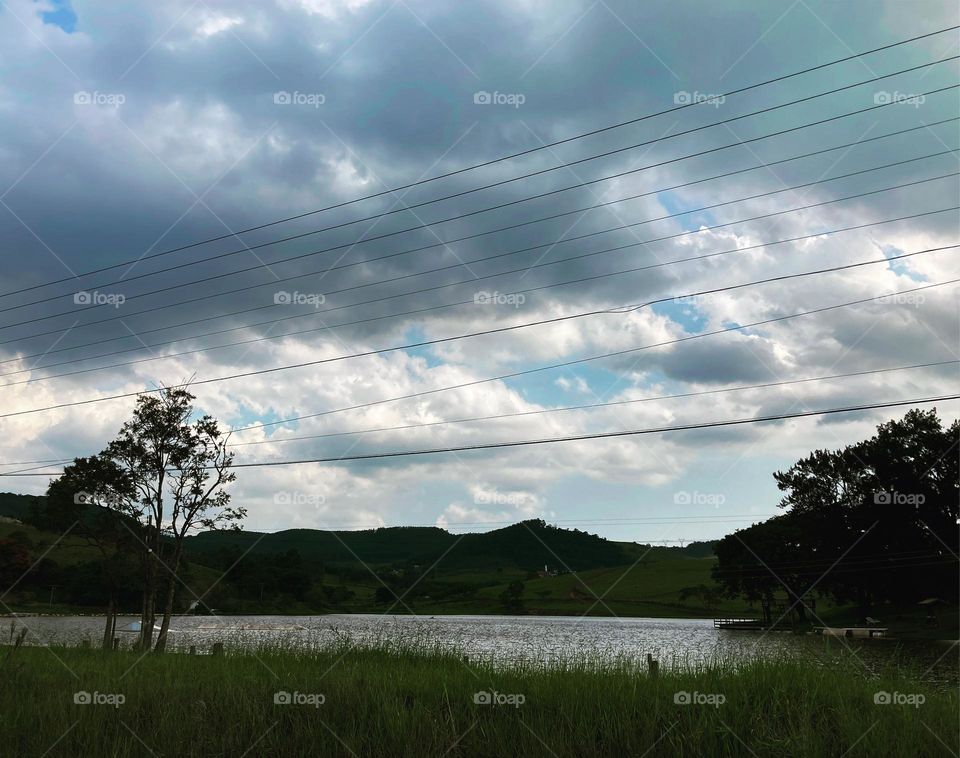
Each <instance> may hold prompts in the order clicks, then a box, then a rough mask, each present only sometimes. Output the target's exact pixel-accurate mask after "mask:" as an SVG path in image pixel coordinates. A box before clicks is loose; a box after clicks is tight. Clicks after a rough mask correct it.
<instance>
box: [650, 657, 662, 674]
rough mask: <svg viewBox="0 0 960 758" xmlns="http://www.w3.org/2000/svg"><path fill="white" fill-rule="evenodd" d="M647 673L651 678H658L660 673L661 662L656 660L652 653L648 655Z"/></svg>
mask: <svg viewBox="0 0 960 758" xmlns="http://www.w3.org/2000/svg"><path fill="white" fill-rule="evenodd" d="M647 671H648V672H649V673H650V676H657V675H658V674H659V673H660V661H658V660H656V659H655V658H654V657H653V655H651V654H650V653H647Z"/></svg>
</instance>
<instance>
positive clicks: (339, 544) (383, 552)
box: [0, 492, 713, 571]
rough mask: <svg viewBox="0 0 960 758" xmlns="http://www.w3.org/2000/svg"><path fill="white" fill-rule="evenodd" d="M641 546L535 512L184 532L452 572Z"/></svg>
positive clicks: (694, 548) (203, 543)
mask: <svg viewBox="0 0 960 758" xmlns="http://www.w3.org/2000/svg"><path fill="white" fill-rule="evenodd" d="M40 499H41V500H42V498H40ZM35 500H37V498H35V497H34V496H29V495H19V494H15V493H10V492H3V493H0V516H6V517H11V518H15V519H18V520H20V521H24V522H29V521H30V520H31V504H32V503H33V502H34V501H35ZM92 507H94V508H95V507H96V506H92ZM712 545H713V543H707V542H700V543H692V544H690V545H688V546H687V547H685V548H656V549H655V550H654V552H655V553H656V554H658V555H661V556H663V557H667V556H668V555H674V556H675V557H678V558H679V557H687V558H700V557H712V553H713V551H712ZM645 549H646V548H645V546H642V545H637V544H635V543H626V542H615V541H611V540H607V539H604V538H603V537H598V536H597V535H594V534H588V533H587V532H584V531H580V530H577V529H562V528H559V527H555V526H551V525H549V524H547V523H545V522H544V521H542V520H539V519H534V520H530V521H524V522H520V523H518V524H514V525H512V526H508V527H505V528H503V529H495V530H492V531H489V532H482V533H467V534H454V533H451V532H448V531H446V530H444V529H440V528H438V527H411V526H398V527H384V528H380V529H367V530H362V531H326V530H320V529H287V530H284V531H280V532H273V533H263V532H254V531H246V530H243V531H221V532H202V533H200V534H197V535H194V536H191V537H189V538H188V539H187V555H188V557H189V558H190V559H191V560H193V561H195V562H196V563H198V564H201V565H207V564H219V563H220V562H221V561H222V560H223V558H224V556H225V555H230V554H232V555H241V554H249V555H251V556H258V557H264V556H269V555H282V554H286V553H288V552H289V551H291V550H293V551H296V552H297V553H298V554H299V556H300V559H301V560H303V561H305V562H308V563H315V562H324V563H327V564H355V563H358V562H359V561H363V562H364V563H368V564H371V565H393V564H421V565H424V566H429V565H431V564H433V563H434V562H436V561H437V560H438V559H440V557H441V556H443V561H442V563H443V566H444V568H446V569H449V570H455V571H456V570H459V571H463V570H475V569H476V570H488V569H491V568H500V567H502V568H515V569H521V570H525V571H536V570H539V569H542V568H543V567H544V566H549V568H550V569H551V570H552V571H567V570H573V571H583V570H587V569H595V568H606V567H611V566H622V565H625V564H630V563H633V562H634V561H635V560H637V559H638V558H640V557H641V554H642V553H643V552H644V550H645Z"/></svg>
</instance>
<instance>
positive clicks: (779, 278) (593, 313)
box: [0, 245, 960, 418]
mask: <svg viewBox="0 0 960 758" xmlns="http://www.w3.org/2000/svg"><path fill="white" fill-rule="evenodd" d="M956 247H960V245H948V246H944V247H941V248H931V249H930V250H918V251H916V252H913V253H905V254H902V255H897V256H886V257H884V258H879V259H876V260H871V261H862V262H859V263H848V264H844V265H841V266H833V267H830V268H825V269H818V270H816V271H805V272H801V273H797V274H782V275H780V276H775V277H769V278H767V279H760V280H757V281H753V282H744V283H741V284H735V285H729V286H726V287H715V288H712V289H708V290H701V291H699V292H693V293H689V294H686V295H682V296H677V295H674V296H670V297H664V298H658V299H656V300H650V301H648V302H646V303H641V304H639V305H635V306H625V307H624V308H623V309H619V310H613V309H605V310H595V311H588V312H585V313H577V314H573V315H569V316H557V317H554V318H550V319H542V320H540V321H533V322H528V323H524V324H515V325H512V326H504V327H498V328H495V329H487V330H484V331H480V332H471V333H469V334H461V335H456V336H453V337H443V338H439V339H433V340H423V341H421V342H416V343H409V344H406V345H397V346H393V347H387V348H380V349H377V350H368V351H365V352H362V353H352V354H350V355H343V356H337V357H335V358H321V359H318V360H315V361H305V362H302V363H297V364H291V365H288V366H273V367H271V368H265V369H257V370H255V371H247V372H243V373H239V374H231V375H229V376H223V377H216V378H212V379H200V380H198V381H194V382H187V383H184V384H179V385H172V386H171V387H168V388H155V389H145V390H140V391H137V392H126V393H122V394H118V395H109V396H106V397H101V398H91V399H87V400H76V401H72V402H69V403H60V404H58V405H52V406H47V407H45V408H34V409H31V410H27V411H14V412H12V413H4V414H0V418H9V417H11V416H22V415H27V414H32V413H39V412H41V411H48V410H55V409H60V408H70V407H74V406H78V405H89V404H91V403H100V402H105V401H108V400H119V399H122V398H127V397H136V396H139V395H143V394H152V393H155V392H163V391H164V390H165V389H176V388H178V387H188V386H199V385H204V384H213V383H217V382H222V381H226V380H229V379H241V378H249V377H251V376H261V375H263V374H272V373H276V372H278V371H289V370H291V369H296V368H306V367H308V366H317V365H322V364H326V363H335V362H339V361H343V360H349V359H353V358H362V357H368V356H372V355H381V354H383V353H389V352H395V351H397V350H410V349H414V348H420V347H426V346H428V345H437V344H441V343H446V342H453V341H455V340H461V339H467V338H470V337H479V336H486V335H490V334H499V333H503V332H508V331H514V330H516V329H523V328H527V327H530V326H540V325H544V324H552V323H557V322H560V321H568V320H570V319H575V318H585V317H588V316H597V315H601V314H614V313H619V314H624V313H628V312H631V311H636V310H639V309H640V308H645V307H648V306H651V305H655V304H657V303H663V302H668V301H671V300H676V299H678V297H682V298H688V297H699V296H703V295H707V294H713V293H716V292H725V291H729V290H734V289H741V288H744V287H752V286H755V285H758V284H768V283H770V282H779V281H785V280H788V279H797V278H800V277H805V276H814V275H817V274H824V273H830V272H834V271H843V270H846V269H851V268H859V267H861V266H869V265H876V264H878V263H884V264H889V263H890V261H893V260H898V259H901V258H910V257H913V256H915V255H923V254H926V253H931V252H936V251H940V250H948V249H953V248H956ZM591 360H592V359H591ZM577 362H582V360H581V361H577ZM41 379H42V378H41ZM41 379H27V380H24V382H13V383H11V384H8V385H4V386H13V385H14V384H22V383H29V382H33V381H41Z"/></svg>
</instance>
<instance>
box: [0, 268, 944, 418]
mask: <svg viewBox="0 0 960 758" xmlns="http://www.w3.org/2000/svg"><path fill="white" fill-rule="evenodd" d="M957 282H960V278H957V279H950V280H948V281H945V282H937V283H935V284H927V285H923V286H920V287H912V288H910V289H906V290H899V291H898V292H892V293H885V294H884V295H877V296H875V297H869V298H861V299H859V300H850V301H847V302H845V303H838V304H836V305H828V306H823V307H821V308H814V309H812V310H808V311H800V312H798V313H791V314H788V315H786V316H775V317H773V318H768V319H763V320H761V321H754V322H751V323H749V324H735V325H733V326H729V327H724V328H723V329H715V330H713V331H710V332H701V333H700V334H691V335H688V336H686V337H677V338H674V339H671V340H663V341H661V342H654V343H652V344H649V345H641V346H640V347H633V348H627V349H625V350H617V351H614V352H611V353H603V354H601V355H593V356H588V357H586V358H577V359H574V360H569V361H564V362H562V363H552V364H549V365H546V366H538V367H536V368H532V369H524V370H523V371H514V372H512V373H509V374H501V375H499V376H493V377H487V378H485V379H476V380H473V381H470V382H462V383H460V384H453V385H448V386H446V387H436V388H434V389H430V390H421V391H419V392H412V393H409V394H406V395H396V396H394V397H390V398H384V399H381V400H371V401H369V402H366V403H358V404H357V405H351V406H345V407H342V408H334V409H331V410H328V411H321V412H319V413H310V414H306V415H303V416H292V417H290V418H286V419H278V420H276V421H267V422H264V423H260V424H253V425H250V426H245V427H238V428H234V429H231V430H230V431H231V432H244V431H248V430H252V429H264V428H266V427H268V426H277V425H278V424H286V423H289V422H291V421H301V420H303V419H307V418H317V417H319V416H329V415H331V414H334V413H343V412H346V411H354V410H360V409H362V408H370V407H373V406H375V405H383V404H384V403H392V402H396V401H398V400H410V399H412V398H415V397H424V396H426V395H433V394H436V393H439V392H449V391H451V390H458V389H464V388H466V387H474V386H477V385H480V384H487V383H489V382H495V381H501V380H504V379H513V378H516V377H518V376H526V375H529V374H535V373H539V372H541V371H549V370H552V369H557V368H565V367H567V366H573V365H577V364H580V363H589V362H591V361H596V360H602V359H604V358H613V357H617V356H621V355H628V354H630V353H637V352H641V351H643V350H652V349H654V348H658V347H665V346H667V345H676V344H679V343H683V342H689V341H691V340H697V339H703V338H705V337H711V336H713V335H716V334H726V333H728V332H736V331H742V330H744V329H749V328H752V327H755V326H764V325H766V324H773V323H778V322H781V321H789V320H790V319H794V318H799V317H801V316H810V315H813V314H815V313H826V312H828V311H833V310H837V309H840V308H847V307H850V306H853V305H861V304H863V303H870V302H877V301H878V300H880V299H881V298H891V297H892V298H895V297H899V296H901V295H906V294H909V293H912V292H920V291H923V290H927V289H934V288H936V287H944V286H946V285H949V284H956V283H957ZM0 418H2V416H0Z"/></svg>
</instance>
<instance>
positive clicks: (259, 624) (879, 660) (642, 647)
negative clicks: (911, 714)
mask: <svg viewBox="0 0 960 758" xmlns="http://www.w3.org/2000/svg"><path fill="white" fill-rule="evenodd" d="M137 620H138V619H137V618H136V617H133V616H124V617H121V618H120V619H118V623H117V627H118V629H119V628H121V627H123V626H124V625H126V624H131V623H133V622H136V621H137ZM0 624H3V626H0V635H2V637H3V638H4V639H3V641H4V642H7V641H8V638H9V639H12V638H13V636H14V635H15V634H16V633H17V632H18V631H19V630H20V629H24V628H25V629H27V639H26V642H27V643H28V644H32V645H49V644H63V645H79V644H83V643H84V642H86V643H89V644H90V645H92V646H94V647H96V646H99V644H100V640H101V636H102V628H103V618H102V617H97V616H24V617H17V618H10V619H3V620H2V622H0ZM117 636H118V637H119V638H120V639H121V645H122V646H124V647H127V646H130V645H132V644H133V642H134V640H135V638H136V634H135V633H132V632H118V634H117ZM348 640H349V641H350V642H352V643H353V644H357V645H372V644H378V643H389V642H401V643H410V642H414V643H418V644H423V645H427V646H440V647H444V648H448V649H453V650H457V651H459V652H460V653H461V654H463V655H466V656H468V657H470V658H483V657H489V658H493V659H495V660H498V661H502V662H504V663H522V664H542V665H556V664H558V663H561V662H563V661H577V660H589V661H616V660H634V661H643V660H645V658H646V655H647V653H651V654H652V655H653V656H654V657H655V658H657V659H658V660H659V661H660V662H661V665H662V666H664V667H671V666H691V665H696V664H699V663H709V662H712V661H715V660H726V661H730V660H737V659H744V658H753V657H756V656H761V657H777V656H801V657H804V658H806V659H809V660H811V662H814V661H821V662H822V661H824V660H826V658H827V657H829V656H833V655H838V654H839V655H850V656H855V657H856V658H857V659H858V660H860V661H861V662H862V663H863V664H864V666H865V668H866V669H868V670H870V671H871V672H876V671H877V670H879V669H880V668H882V667H884V666H889V665H904V664H908V665H911V666H918V667H920V670H921V671H924V670H927V671H926V673H925V674H924V677H925V678H928V679H931V680H934V681H949V682H952V681H955V680H956V678H957V649H956V647H953V648H952V649H951V648H950V646H949V645H948V644H944V643H938V642H933V641H922V642H916V641H909V642H906V641H900V640H893V639H879V640H844V639H832V640H829V641H827V640H825V639H824V638H820V637H815V636H812V635H805V636H798V635H794V634H789V633H784V632H771V633H769V634H764V633H762V632H747V631H729V630H719V629H715V628H714V626H713V621H711V620H710V619H660V618H657V619H653V618H622V619H621V618H597V617H582V616H430V617H427V616H382V615H375V614H331V615H326V616H177V617H175V618H174V619H173V621H172V624H171V633H170V640H169V643H168V644H169V647H170V648H171V649H180V650H187V649H189V648H190V646H193V645H195V646H196V647H197V650H198V651H199V652H209V650H210V648H211V646H212V645H213V644H214V643H216V642H223V643H224V645H225V647H227V648H228V649H247V650H256V649H257V648H259V647H288V648H295V649H299V650H310V649H317V648H329V647H334V646H336V645H338V644H340V643H342V642H344V641H348ZM825 654H827V655H826V657H825Z"/></svg>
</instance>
